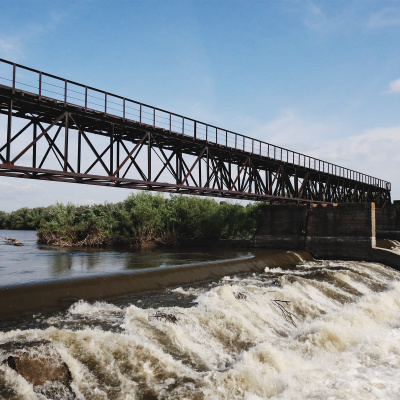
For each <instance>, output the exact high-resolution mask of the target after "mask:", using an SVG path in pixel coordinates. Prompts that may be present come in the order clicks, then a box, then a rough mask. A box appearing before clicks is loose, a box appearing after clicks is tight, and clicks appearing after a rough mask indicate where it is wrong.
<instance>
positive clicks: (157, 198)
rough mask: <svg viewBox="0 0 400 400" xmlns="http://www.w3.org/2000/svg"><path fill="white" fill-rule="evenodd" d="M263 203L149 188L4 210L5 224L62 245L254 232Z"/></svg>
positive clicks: (174, 240) (228, 236) (237, 235)
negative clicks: (88, 202) (92, 201)
mask: <svg viewBox="0 0 400 400" xmlns="http://www.w3.org/2000/svg"><path fill="white" fill-rule="evenodd" d="M259 213H260V204H248V205H247V206H246V207H245V206H243V205H241V204H237V203H229V202H226V201H221V202H220V203H219V202H217V201H216V200H214V199H209V198H199V197H194V196H181V195H172V196H171V197H169V198H166V197H163V196H162V195H160V194H156V195H152V194H151V193H149V192H140V193H138V194H131V195H129V196H128V197H127V199H126V200H124V201H122V202H120V203H116V204H111V203H105V204H97V205H93V206H75V205H73V204H67V205H64V204H61V203H57V204H56V205H54V206H51V207H47V208H35V209H28V208H22V209H20V210H17V211H15V212H13V213H11V214H7V213H4V212H2V213H0V227H2V228H6V229H37V230H38V238H39V239H38V240H39V241H40V242H44V243H52V244H56V245H68V246H69V245H84V246H104V245H106V244H114V245H118V244H123V245H126V244H129V245H143V244H146V243H148V242H149V241H156V242H159V243H164V244H172V243H179V241H180V240H181V239H196V238H202V239H235V238H248V237H250V236H251V235H253V234H254V232H255V230H256V228H257V221H258V220H259Z"/></svg>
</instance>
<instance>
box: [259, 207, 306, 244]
mask: <svg viewBox="0 0 400 400" xmlns="http://www.w3.org/2000/svg"><path fill="white" fill-rule="evenodd" d="M306 215H307V207H306V206H305V205H271V206H266V207H264V209H263V212H262V220H263V223H262V225H261V227H260V228H259V229H258V231H257V232H256V234H255V238H254V245H255V247H263V248H271V249H292V250H297V249H304V241H305V232H306Z"/></svg>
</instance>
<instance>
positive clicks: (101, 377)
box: [0, 233, 400, 400]
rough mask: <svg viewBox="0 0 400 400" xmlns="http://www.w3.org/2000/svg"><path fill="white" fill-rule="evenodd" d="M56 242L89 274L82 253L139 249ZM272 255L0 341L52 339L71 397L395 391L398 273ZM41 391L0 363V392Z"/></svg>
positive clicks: (17, 329) (20, 330)
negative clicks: (277, 260) (291, 262)
mask: <svg viewBox="0 0 400 400" xmlns="http://www.w3.org/2000/svg"><path fill="white" fill-rule="evenodd" d="M14 236H15V233H14ZM21 241H22V240H21ZM30 246H31V250H32V251H33V250H34V249H36V250H38V249H37V247H36V245H35V244H34V242H33V243H32V244H31V245H30ZM29 248H30V247H29V246H28V245H27V246H26V247H25V246H24V247H23V248H15V250H14V249H13V251H16V252H18V251H20V253H15V255H14V256H13V258H14V259H16V258H17V254H19V257H20V259H25V258H24V257H25V256H23V252H24V251H27V252H29V251H30V250H29ZM36 250H35V251H36ZM38 251H39V250H38ZM41 251H43V252H44V253H43V254H45V253H46V254H48V253H51V252H52V251H53V250H49V249H42V250H41ZM63 251H64V252H65V254H67V256H68V257H72V259H74V257H75V258H76V259H77V261H74V262H72V267H71V268H69V269H67V270H68V271H69V272H68V271H67V272H65V271H64V269H63V268H60V270H62V271H63V272H62V274H75V273H82V274H87V273H92V272H91V271H93V269H90V268H89V267H88V265H89V264H85V263H86V261H83V259H84V258H85V257H87V256H88V254H90V255H92V254H97V255H99V254H100V255H102V254H104V258H102V256H101V257H100V259H102V261H101V262H100V261H99V263H97V264H96V266H95V267H94V270H96V273H105V272H107V271H109V269H110V268H111V265H109V263H110V262H111V263H113V264H112V265H116V268H117V270H118V271H120V272H121V273H123V269H124V268H123V267H122V266H126V265H132V264H130V262H128V261H127V260H131V259H132V258H135V253H129V254H124V253H122V254H119V255H118V256H117V259H116V260H114V261H112V260H113V256H112V254H110V253H109V252H104V253H103V252H100V253H99V252H97V253H86V252H83V253H75V252H71V250H69V253H72V255H71V254H69V253H68V250H65V249H64V250H61V253H62V254H63ZM54 252H55V251H54ZM203 253H204V252H203ZM222 253H223V252H222ZM222 253H220V255H219V256H218V257H223V254H222ZM228 253H229V252H228ZM228 253H225V256H226V257H228V258H230V257H232V254H228ZM68 254H69V255H68ZM146 254H147V255H146ZM146 254H145V255H146V257H148V258H149V259H150V258H151V257H150V253H146ZM167 254H168V253H167ZM198 254H201V252H200V253H198ZM237 256H239V257H240V256H248V254H247V252H244V253H240V252H238V254H237ZM44 257H49V258H51V257H52V256H50V255H47V256H44ZM138 257H139V258H140V257H142V256H141V255H139V256H138ZM143 257H144V256H143ZM155 257H156V258H157V257H158V259H159V260H161V259H162V258H163V256H162V255H161V253H159V252H158V253H157V254H156V256H155ZM166 257H167V258H170V257H173V256H172V255H170V254H169V255H168V256H166ZM188 257H189V259H190V260H191V261H193V260H194V259H195V258H196V257H198V256H197V255H196V256H195V255H193V254H191V255H189V256H188ZM209 257H210V255H208V259H209ZM28 258H29V257H28ZM178 258H179V257H178ZM121 259H122V260H124V261H122V262H120V261H118V260H121ZM1 260H2V263H3V258H2V259H1ZM36 260H37V259H36ZM190 260H188V261H190ZM181 261H182V259H181ZM103 262H104V266H101V265H103ZM171 262H172V263H173V261H171ZM17 264H18V263H17ZM17 264H16V265H17ZM138 264H139V266H140V260H138V261H137V264H136V265H138ZM46 265H47V266H46V267H43V266H41V268H42V267H43V268H44V269H46V268H47V274H48V276H50V275H51V278H47V279H55V277H57V276H59V275H58V274H59V272H57V271H59V270H58V269H57V268H55V266H56V264H53V262H49V263H48V264H46ZM267 265H268V262H267V260H266V263H265V268H264V270H263V271H260V272H258V273H248V274H242V275H237V276H226V277H224V278H222V279H220V280H214V281H207V282H204V283H199V284H192V285H186V286H182V287H175V288H170V289H164V290H162V291H155V292H151V293H147V294H142V295H138V294H137V295H132V296H125V297H123V298H118V299H115V300H113V301H107V302H93V303H88V302H84V301H78V302H76V303H75V304H73V305H72V306H71V307H70V308H69V309H68V310H66V311H53V312H48V313H36V314H34V315H33V316H31V317H30V318H31V322H30V324H29V326H25V325H24V324H19V323H16V322H14V325H13V323H9V324H8V325H4V324H3V326H2V328H3V331H2V332H1V333H0V344H2V343H8V342H12V341H24V340H47V341H49V342H51V343H52V344H53V346H54V347H55V348H56V349H57V351H58V353H59V354H60V355H61V357H62V359H63V361H64V362H65V363H66V364H67V366H68V368H69V370H70V371H71V375H72V385H71V386H72V389H73V392H74V394H75V396H76V398H78V399H96V400H97V399H121V400H122V399H123V400H132V399H221V400H222V399H229V400H234V399H238V400H239V399H246V400H259V399H293V400H294V399H296V400H298V399H346V400H348V399H400V379H399V376H400V273H399V272H397V271H394V270H392V269H390V268H388V267H385V266H383V265H380V264H374V263H367V262H345V261H301V259H300V258H299V263H298V265H297V266H296V267H294V268H269V267H268V266H267ZM2 267H3V268H4V270H5V271H9V270H7V268H5V267H4V265H2ZM34 267H35V263H34V262H31V263H30V264H29V265H25V267H24V268H25V269H23V270H24V271H29V270H30V268H34ZM21 268H22V267H21ZM96 268H97V269H96ZM103 268H104V269H103ZM21 271H22V269H21ZM71 271H72V272H71ZM7 274H11V272H10V271H9V272H8V273H7ZM29 274H30V272H25V273H21V275H20V277H21V276H29ZM3 276H4V275H3V273H2V279H3ZM40 276H42V275H40ZM63 276H64V275H63ZM31 278H32V275H31ZM31 278H29V279H31ZM7 279H9V282H10V283H11V284H15V283H17V282H15V277H14V278H11V277H10V275H8V278H7ZM21 279H25V278H21ZM35 279H36V278H35ZM40 279H42V278H40ZM0 353H1V351H0ZM3 353H4V352H3ZM0 355H3V356H5V354H0ZM0 363H1V359H0ZM1 388H3V389H1ZM1 390H3V392H2V391H1ZM37 392H38V390H37V388H35V387H33V386H32V384H31V383H28V382H27V381H25V380H24V379H23V378H21V377H20V376H19V375H18V374H16V373H15V372H14V371H13V370H11V369H10V368H9V367H8V366H7V365H6V364H2V365H1V366H0V398H1V393H9V395H8V396H9V397H8V398H10V399H11V398H13V399H14V398H15V399H45V398H51V397H46V396H44V395H43V394H38V393H37ZM10 393H11V394H10ZM12 396H14V397H12ZM4 398H7V397H4Z"/></svg>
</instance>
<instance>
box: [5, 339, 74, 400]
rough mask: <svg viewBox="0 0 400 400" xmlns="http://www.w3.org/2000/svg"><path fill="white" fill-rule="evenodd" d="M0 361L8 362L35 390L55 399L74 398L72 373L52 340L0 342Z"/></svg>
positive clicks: (67, 399) (68, 399) (65, 399)
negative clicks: (0, 343)
mask: <svg viewBox="0 0 400 400" xmlns="http://www.w3.org/2000/svg"><path fill="white" fill-rule="evenodd" d="M0 356H1V359H2V360H3V361H2V364H7V365H8V366H9V368H12V369H13V370H14V371H16V372H17V373H18V374H20V375H21V376H22V377H23V378H24V379H26V380H27V381H28V382H30V383H32V385H33V388H34V391H35V392H36V393H40V394H43V395H45V396H46V397H47V398H50V399H54V400H56V399H57V400H73V399H75V398H76V396H75V394H74V392H73V390H72V389H71V382H72V376H71V372H70V371H69V369H68V366H67V365H66V364H65V362H64V361H63V360H62V358H61V356H60V354H59V353H58V352H57V350H56V349H55V348H54V346H53V345H52V343H51V342H48V341H44V340H38V341H30V342H9V343H5V344H2V345H0Z"/></svg>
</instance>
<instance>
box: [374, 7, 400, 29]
mask: <svg viewBox="0 0 400 400" xmlns="http://www.w3.org/2000/svg"><path fill="white" fill-rule="evenodd" d="M367 26H368V27H369V28H375V29H376V28H388V27H393V26H400V8H394V7H390V8H385V9H383V10H381V11H379V12H377V13H375V14H372V15H371V16H370V18H369V20H368V24H367Z"/></svg>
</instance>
